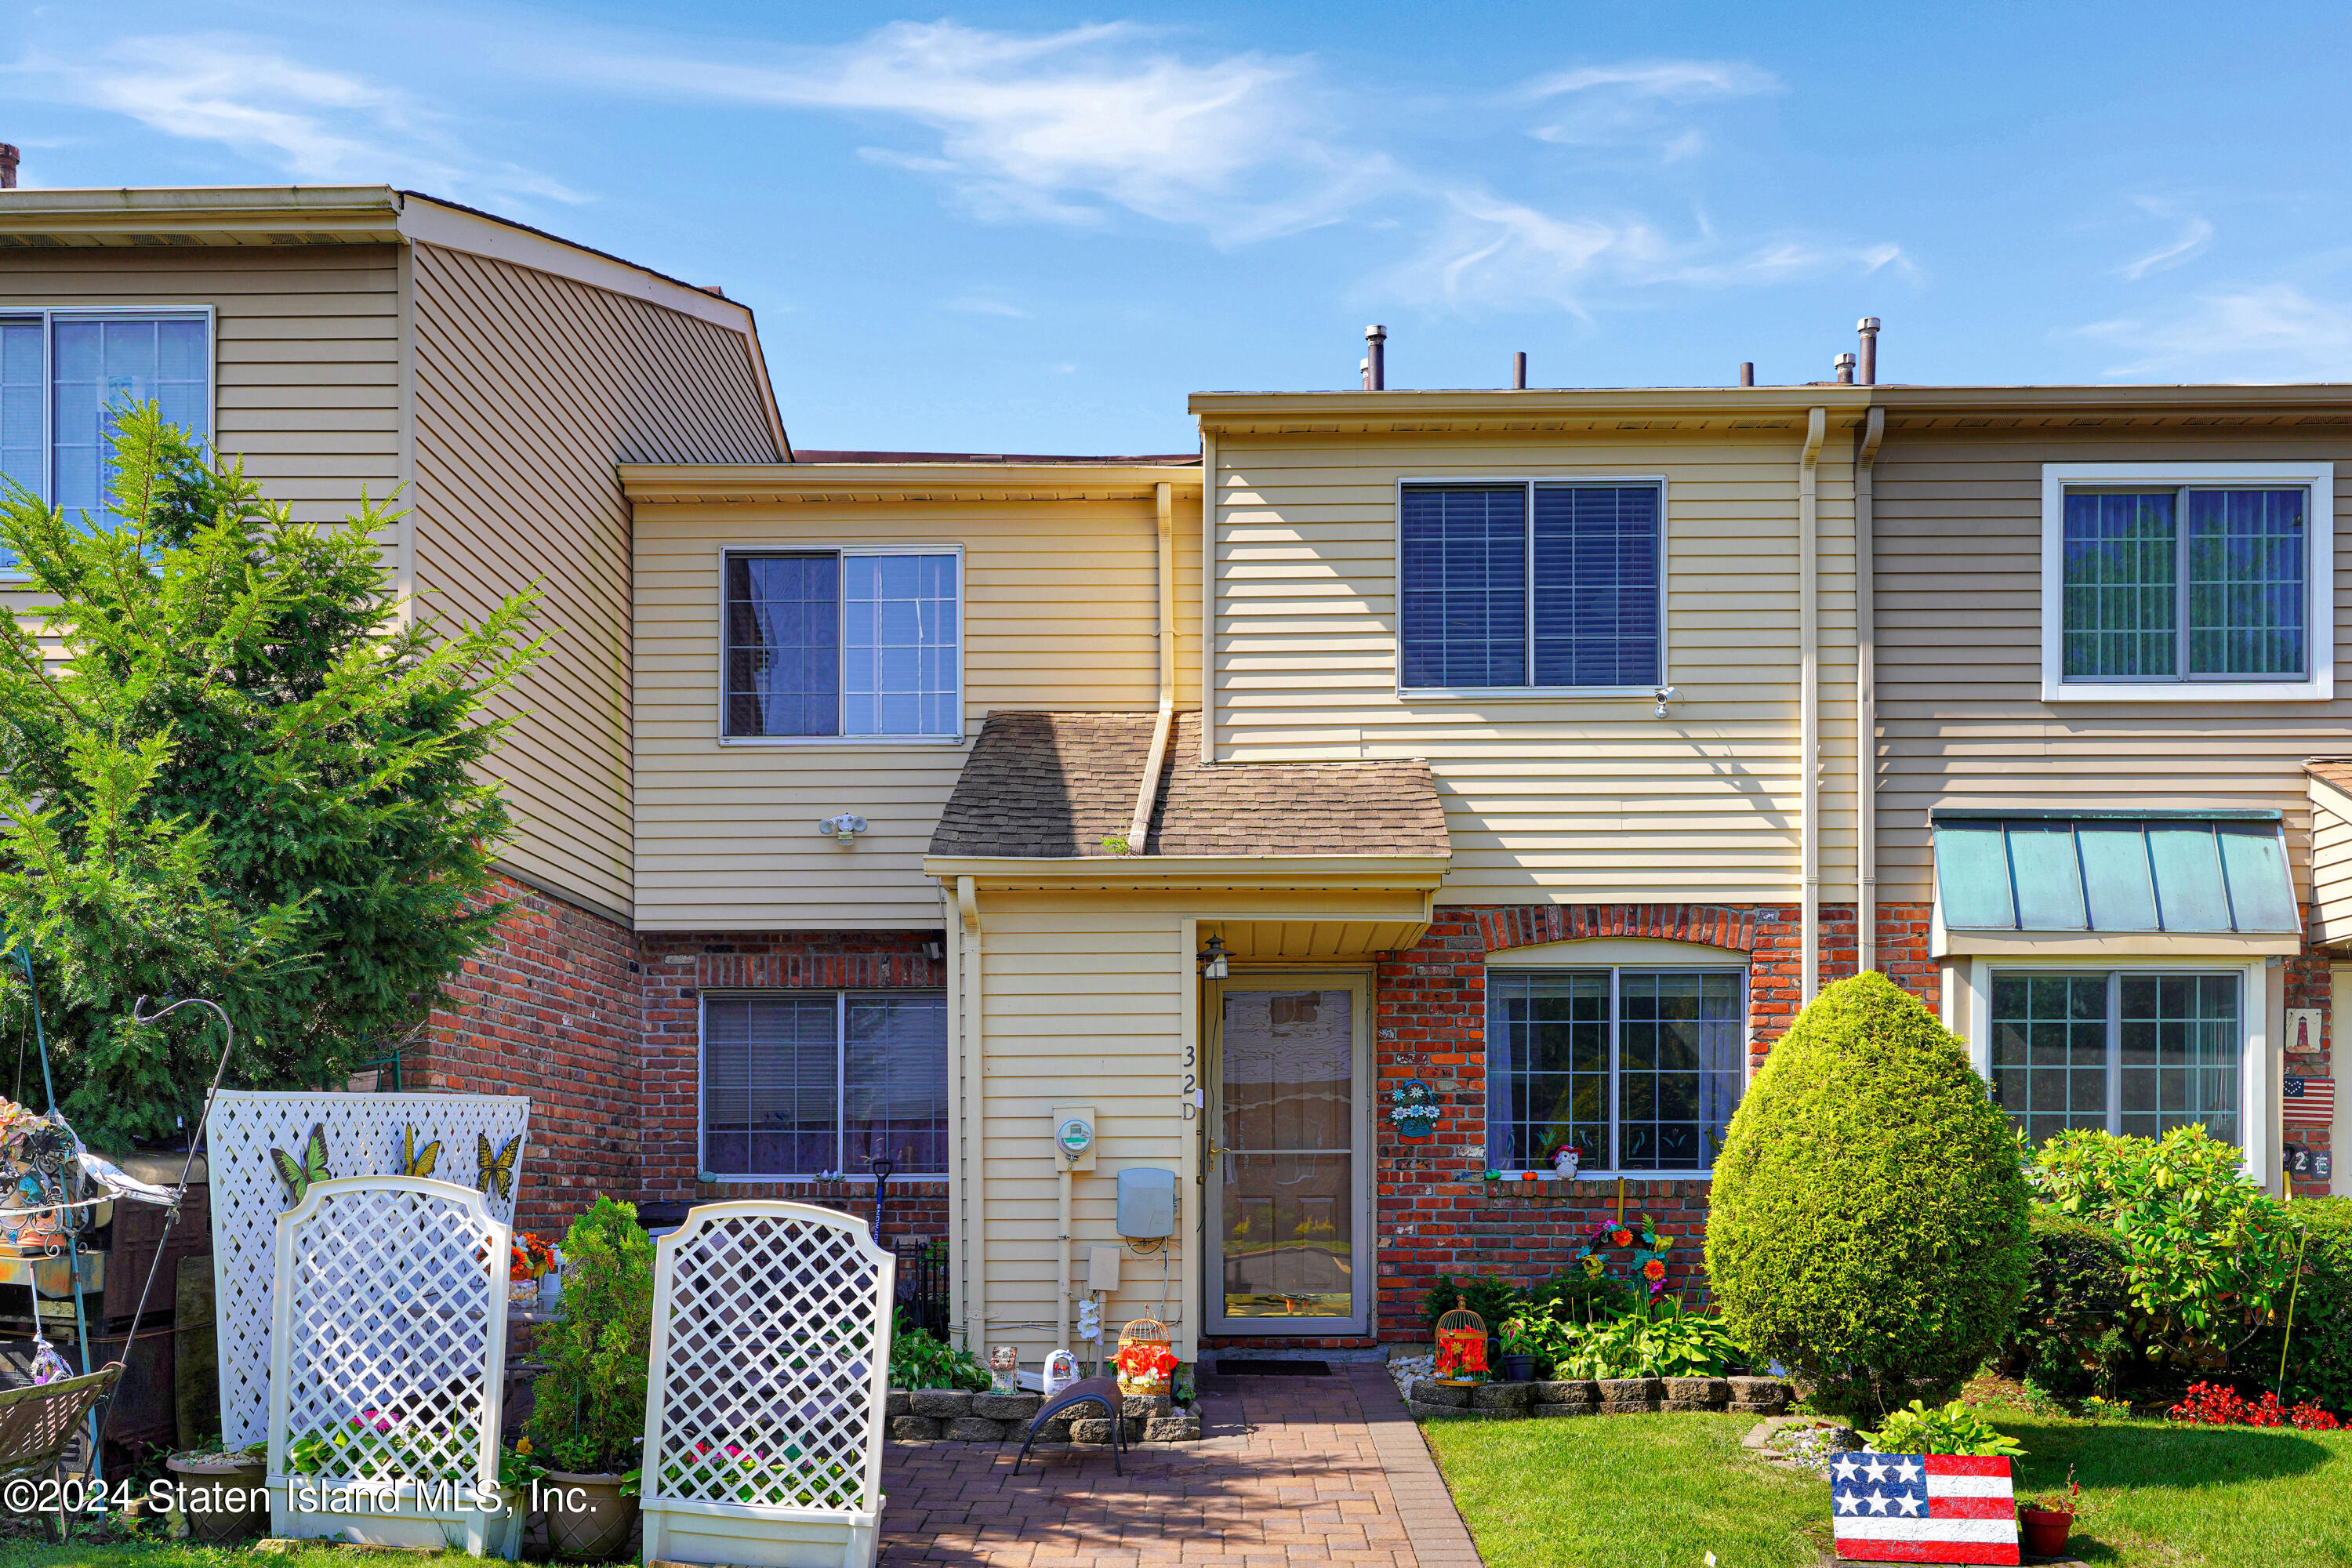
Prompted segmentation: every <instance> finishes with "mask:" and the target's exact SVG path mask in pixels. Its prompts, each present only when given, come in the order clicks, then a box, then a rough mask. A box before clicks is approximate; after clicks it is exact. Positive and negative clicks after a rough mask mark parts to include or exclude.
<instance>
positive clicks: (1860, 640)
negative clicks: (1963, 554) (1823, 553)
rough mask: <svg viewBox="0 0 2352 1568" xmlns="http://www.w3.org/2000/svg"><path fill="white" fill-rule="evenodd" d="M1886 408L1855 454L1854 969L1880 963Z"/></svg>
mask: <svg viewBox="0 0 2352 1568" xmlns="http://www.w3.org/2000/svg"><path fill="white" fill-rule="evenodd" d="M1885 436H1886V410H1885V409H1884V408H1875V407H1874V408H1873V409H1872V410H1871V411H1870V417H1869V418H1868V419H1866V420H1864V422H1863V426H1862V442H1861V446H1860V447H1859V449H1858V450H1856V451H1855V453H1854V455H1853V878H1854V899H1853V924H1854V941H1855V943H1856V946H1855V950H1854V951H1855V958H1854V969H1855V972H1856V973H1868V972H1869V971H1871V970H1874V969H1875V968H1877V967H1878V608H1877V601H1876V595H1877V586H1876V584H1875V583H1874V580H1873V577H1872V574H1873V572H1874V570H1875V567H1874V564H1873V563H1872V557H1871V549H1872V545H1873V543H1874V540H1873V533H1874V528H1875V525H1874V523H1873V521H1872V513H1871V507H1872V502H1873V496H1872V489H1871V487H1872V483H1873V479H1874V474H1873V468H1874V465H1875V464H1876V463H1877V461H1878V444H1879V442H1880V441H1882V440H1884V439H1885Z"/></svg>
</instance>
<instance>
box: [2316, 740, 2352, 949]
mask: <svg viewBox="0 0 2352 1568" xmlns="http://www.w3.org/2000/svg"><path fill="white" fill-rule="evenodd" d="M2310 798H2311V930H2310V932H2309V935H2310V938H2311V940H2312V941H2313V942H2323V943H2329V944H2333V943H2336V942H2352V796H2347V795H2345V794H2343V792H2341V791H2340V790H2337V789H2336V788H2334V787H2333V786H2331V785H2329V784H2323V783H2321V782H2320V781H2319V780H2317V779H2314V780H2312V781H2311V796H2310Z"/></svg>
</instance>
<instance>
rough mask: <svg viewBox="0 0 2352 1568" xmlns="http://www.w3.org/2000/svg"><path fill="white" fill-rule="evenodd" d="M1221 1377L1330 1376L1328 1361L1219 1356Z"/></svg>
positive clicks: (1218, 1363) (1218, 1370) (1218, 1367)
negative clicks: (1242, 1359)
mask: <svg viewBox="0 0 2352 1568" xmlns="http://www.w3.org/2000/svg"><path fill="white" fill-rule="evenodd" d="M1217 1375H1218V1376H1219V1377H1328V1376H1330V1375H1331V1363H1329V1362H1328V1361H1234V1360H1232V1359H1230V1358H1229V1357H1225V1356H1219V1357H1218V1358H1217Z"/></svg>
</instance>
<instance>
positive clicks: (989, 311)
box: [940, 294, 1029, 321]
mask: <svg viewBox="0 0 2352 1568" xmlns="http://www.w3.org/2000/svg"><path fill="white" fill-rule="evenodd" d="M940 309H942V310H961V311H962V312H963V313H964V314H965V315H967V316H1010V317H1013V318H1014V319H1015V320H1020V321H1026V320H1027V319H1028V316H1029V312H1028V311H1026V310H1023V309H1021V308H1020V307H1019V306H1018V305H1008V304H1006V303H1005V302H1004V301H1003V300H992V299H989V298H988V297H987V296H986V295H982V294H966V295H964V296H962V297H961V298H960V299H955V300H945V301H943V302H942V303H941V305H940Z"/></svg>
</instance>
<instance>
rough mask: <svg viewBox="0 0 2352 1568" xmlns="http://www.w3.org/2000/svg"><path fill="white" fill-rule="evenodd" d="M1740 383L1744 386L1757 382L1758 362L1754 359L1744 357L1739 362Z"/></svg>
mask: <svg viewBox="0 0 2352 1568" xmlns="http://www.w3.org/2000/svg"><path fill="white" fill-rule="evenodd" d="M1739 384H1740V385H1742V386H1753V385H1755V384H1756V362H1755V361H1754V360H1752V359H1744V360H1741V361H1740V362H1739Z"/></svg>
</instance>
